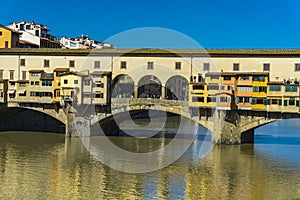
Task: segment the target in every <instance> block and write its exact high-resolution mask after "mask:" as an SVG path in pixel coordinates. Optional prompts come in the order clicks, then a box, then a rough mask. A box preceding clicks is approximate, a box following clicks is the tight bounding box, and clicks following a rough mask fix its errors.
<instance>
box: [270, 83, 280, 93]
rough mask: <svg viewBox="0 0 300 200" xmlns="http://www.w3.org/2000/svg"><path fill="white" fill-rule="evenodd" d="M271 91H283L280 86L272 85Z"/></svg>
mask: <svg viewBox="0 0 300 200" xmlns="http://www.w3.org/2000/svg"><path fill="white" fill-rule="evenodd" d="M269 89H270V91H272V92H280V91H281V87H280V85H270V87H269Z"/></svg>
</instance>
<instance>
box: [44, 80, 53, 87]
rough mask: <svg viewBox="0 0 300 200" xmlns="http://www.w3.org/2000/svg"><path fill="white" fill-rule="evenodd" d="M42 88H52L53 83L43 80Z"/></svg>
mask: <svg viewBox="0 0 300 200" xmlns="http://www.w3.org/2000/svg"><path fill="white" fill-rule="evenodd" d="M42 86H52V81H50V80H43V81H42Z"/></svg>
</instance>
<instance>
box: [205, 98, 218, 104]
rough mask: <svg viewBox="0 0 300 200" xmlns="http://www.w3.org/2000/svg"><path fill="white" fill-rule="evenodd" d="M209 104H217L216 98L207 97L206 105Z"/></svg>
mask: <svg viewBox="0 0 300 200" xmlns="http://www.w3.org/2000/svg"><path fill="white" fill-rule="evenodd" d="M210 102H217V99H216V97H207V103H210Z"/></svg>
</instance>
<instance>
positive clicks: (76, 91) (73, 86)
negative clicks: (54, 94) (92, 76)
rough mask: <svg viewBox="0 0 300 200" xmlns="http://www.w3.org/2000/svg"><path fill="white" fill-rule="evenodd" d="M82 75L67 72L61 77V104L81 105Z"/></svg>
mask: <svg viewBox="0 0 300 200" xmlns="http://www.w3.org/2000/svg"><path fill="white" fill-rule="evenodd" d="M82 80H83V75H82V74H80V73H78V72H68V73H64V74H62V75H61V92H60V95H61V104H65V102H69V103H72V105H81V104H82V98H83V95H82Z"/></svg>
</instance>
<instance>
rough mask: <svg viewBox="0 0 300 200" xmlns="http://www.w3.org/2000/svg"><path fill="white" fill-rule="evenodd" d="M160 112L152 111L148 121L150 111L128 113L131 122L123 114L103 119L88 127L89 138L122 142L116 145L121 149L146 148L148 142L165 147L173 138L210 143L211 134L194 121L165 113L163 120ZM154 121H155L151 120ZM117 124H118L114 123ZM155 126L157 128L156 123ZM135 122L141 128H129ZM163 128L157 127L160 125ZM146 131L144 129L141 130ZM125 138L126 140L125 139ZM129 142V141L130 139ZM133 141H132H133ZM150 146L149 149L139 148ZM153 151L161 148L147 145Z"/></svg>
mask: <svg viewBox="0 0 300 200" xmlns="http://www.w3.org/2000/svg"><path fill="white" fill-rule="evenodd" d="M162 113H164V114H165V112H163V111H154V113H152V115H151V118H150V115H149V110H143V111H135V112H130V117H129V118H130V119H128V116H125V115H123V114H116V115H115V116H112V117H109V118H106V119H104V120H102V121H100V122H99V123H97V124H94V125H93V126H92V127H91V136H92V137H93V136H104V135H105V136H109V137H108V138H109V139H110V140H111V142H113V143H115V142H114V141H115V140H116V141H119V139H116V138H124V139H122V140H124V141H127V142H123V143H124V144H120V143H116V145H117V146H119V147H121V148H123V149H130V148H127V147H126V146H128V142H133V143H132V145H135V144H134V143H136V142H138V143H140V144H148V141H147V140H148V139H149V138H150V141H151V142H154V143H155V142H158V143H160V142H161V141H162V140H163V143H164V145H167V144H169V143H170V142H171V141H172V140H173V139H174V138H175V139H183V142H184V140H196V141H206V142H210V141H211V139H212V136H211V132H210V131H208V130H207V129H206V128H205V127H202V126H200V125H198V124H195V122H194V121H192V120H190V119H187V118H185V117H182V116H179V115H177V114H173V113H167V114H166V118H164V117H162V115H163V114H162ZM153 118H155V120H153ZM151 119H152V120H153V121H154V122H153V121H152V120H151ZM116 121H118V123H117V122H116ZM151 121H152V122H153V123H154V124H152V126H151V127H150V128H149V127H147V128H145V127H146V126H147V125H149V123H151ZM155 121H158V122H157V126H156V122H155ZM132 122H134V124H135V125H137V126H138V127H140V128H136V127H134V128H133V127H132V126H130V124H131V123H132ZM160 122H162V123H163V127H160V125H161V123H160ZM144 128H145V129H144ZM126 138H128V139H126ZM130 138H131V139H130ZM133 139H134V140H133ZM142 146H149V145H142ZM150 146H154V147H156V148H155V149H151V150H150V151H153V150H157V149H159V148H161V146H160V145H154V144H153V145H150Z"/></svg>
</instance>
